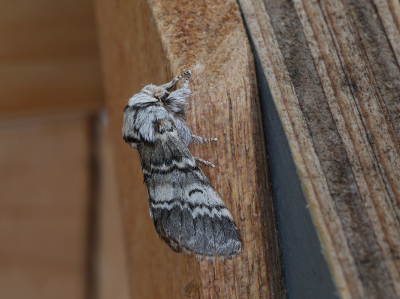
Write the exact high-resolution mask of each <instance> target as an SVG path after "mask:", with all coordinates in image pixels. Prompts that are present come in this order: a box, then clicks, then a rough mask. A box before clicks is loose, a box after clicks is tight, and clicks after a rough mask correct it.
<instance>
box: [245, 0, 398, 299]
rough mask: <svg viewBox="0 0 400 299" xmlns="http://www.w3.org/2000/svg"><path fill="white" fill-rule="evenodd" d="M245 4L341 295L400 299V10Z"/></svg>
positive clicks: (348, 4) (294, 1) (365, 4)
mask: <svg viewBox="0 0 400 299" xmlns="http://www.w3.org/2000/svg"><path fill="white" fill-rule="evenodd" d="M239 2H240V3H241V6H242V8H243V12H244V16H245V20H246V23H247V24H248V27H249V31H250V34H251V37H252V39H253V41H254V44H255V47H256V49H257V53H258V56H259V57H260V60H261V64H262V69H263V71H264V74H265V76H266V78H267V80H268V84H269V87H270V89H271V93H272V95H273V101H274V103H275V105H276V107H277V110H278V113H279V116H280V118H281V121H282V123H283V127H284V129H285V132H286V136H287V138H288V141H289V145H290V148H291V151H292V155H293V159H294V161H295V163H296V167H297V171H298V174H299V177H300V180H301V183H302V186H303V189H304V192H305V194H306V197H307V201H308V203H309V207H310V211H311V214H312V216H313V220H314V224H315V226H316V228H317V231H318V233H319V237H320V240H321V245H322V248H323V249H324V253H325V256H326V258H327V261H328V263H329V266H330V269H331V272H332V274H333V277H334V279H335V282H336V285H337V288H338V290H339V291H340V295H341V296H342V297H343V298H399V296H400V275H399V274H400V263H399V259H398V257H399V254H400V221H399V216H400V213H399V211H400V197H399V194H400V193H399V188H400V147H399V140H398V136H399V135H398V131H399V129H398V128H399V115H398V112H399V109H400V101H399V97H400V81H399V78H398V75H399V72H400V69H399V64H398V53H399V42H398V41H399V39H400V35H399V30H398V29H399V28H398V24H399V18H398V15H399V12H400V9H399V3H398V2H397V1H390V0H389V1H380V0H377V1H372V0H363V1H352V0H349V1H345V0H340V1H337V0H321V1H317V0H284V1H280V0H279V1H278V0H265V1H259V0H240V1H239ZM389 20H394V22H393V23H392V22H390V21H389Z"/></svg>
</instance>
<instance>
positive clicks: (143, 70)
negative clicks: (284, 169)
mask: <svg viewBox="0 0 400 299" xmlns="http://www.w3.org/2000/svg"><path fill="white" fill-rule="evenodd" d="M97 12H98V19H99V28H100V41H101V50H102V55H103V61H104V67H103V69H104V74H105V85H106V94H107V105H108V108H109V111H110V127H111V130H110V133H111V134H112V136H113V138H114V139H113V140H114V141H113V145H114V149H115V155H116V166H117V174H118V183H119V192H120V195H121V200H122V210H123V218H124V227H125V236H126V237H125V240H126V242H127V246H128V253H129V257H128V266H129V270H130V286H131V297H132V298H139V297H140V298H156V297H157V298H171V297H174V298H183V297H184V296H185V292H186V295H187V296H192V297H194V298H283V297H284V296H285V292H284V286H283V281H282V272H281V268H280V263H279V246H278V242H277V237H276V231H275V221H274V214H273V204H272V197H271V194H270V189H269V183H268V175H267V167H266V159H265V150H264V141H263V134H262V129H261V119H260V110H259V103H258V97H257V86H256V81H255V76H254V63H253V57H252V54H251V50H250V47H249V43H248V40H247V37H246V34H245V30H244V27H243V23H242V20H241V18H240V13H239V10H238V6H237V4H236V2H235V1H213V2H212V3H203V2H201V3H200V2H197V1H192V2H187V1H179V0H178V1H161V0H160V1H158V0H157V1H148V2H146V1H144V0H143V1H126V0H120V1H117V2H115V1H108V0H98V1H97ZM150 20H154V21H152V22H150ZM188 69H190V70H192V74H193V75H192V78H193V80H192V83H191V87H192V90H193V95H192V97H191V99H190V103H189V107H190V108H189V112H188V117H187V120H188V124H189V127H190V128H192V130H193V131H194V132H195V133H196V134H198V135H200V136H207V137H217V138H219V140H220V141H219V142H218V143H217V144H212V145H211V144H210V145H207V146H203V147H200V146H197V147H192V148H191V150H192V152H193V153H194V155H195V156H198V157H201V158H203V159H206V160H209V161H212V162H216V164H217V167H216V169H204V171H205V173H206V175H207V177H208V178H209V179H210V181H211V183H212V184H213V186H214V187H215V188H216V190H217V192H218V193H219V194H220V195H221V197H222V198H223V200H224V202H225V203H226V204H227V206H228V208H229V210H230V211H231V212H232V214H233V217H234V219H235V221H236V223H237V224H238V227H239V230H240V234H241V237H242V239H243V251H242V252H241V253H240V254H239V255H238V257H236V258H234V259H232V260H224V261H222V260H220V259H213V260H212V261H201V262H198V261H196V260H195V259H194V258H189V257H187V256H185V255H184V254H176V253H174V252H172V251H171V249H170V248H169V247H167V245H165V244H163V243H162V242H161V241H160V240H159V238H158V237H157V235H156V233H155V231H154V227H153V224H152V221H151V219H150V217H149V215H148V203H147V194H146V191H145V188H144V185H143V184H142V182H143V177H142V174H141V167H140V162H139V159H138V155H137V153H136V152H134V151H133V150H132V149H130V148H129V146H127V145H126V144H123V141H122V138H121V126H122V110H123V108H124V106H125V103H126V99H128V98H129V97H130V96H131V95H132V94H134V93H135V92H138V91H139V90H140V89H141V87H142V84H148V83H154V84H161V83H165V82H167V81H168V80H169V79H170V78H171V77H172V76H171V73H172V74H174V75H177V74H179V73H181V72H182V71H184V70H188ZM185 289H186V291H185Z"/></svg>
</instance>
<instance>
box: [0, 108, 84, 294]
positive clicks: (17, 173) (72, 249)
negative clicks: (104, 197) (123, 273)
mask: <svg viewBox="0 0 400 299" xmlns="http://www.w3.org/2000/svg"><path fill="white" fill-rule="evenodd" d="M0 139H1V143H0V194H1V200H0V244H1V246H0V297H1V298H4V299H14V298H15V299H19V298H32V299H34V298H40V299H45V298H49V299H50V298H66V299H70V298H74V299H78V298H84V297H85V292H86V275H87V272H86V256H87V252H86V250H87V234H88V232H87V205H88V198H89V190H90V188H89V184H90V180H89V175H90V172H89V168H88V165H89V154H90V153H89V152H90V151H89V147H90V126H89V122H88V121H87V119H86V117H84V116H82V115H81V116H61V115H59V116H57V117H49V118H41V119H30V120H24V121H18V122H17V121H10V122H7V123H4V122H3V123H0Z"/></svg>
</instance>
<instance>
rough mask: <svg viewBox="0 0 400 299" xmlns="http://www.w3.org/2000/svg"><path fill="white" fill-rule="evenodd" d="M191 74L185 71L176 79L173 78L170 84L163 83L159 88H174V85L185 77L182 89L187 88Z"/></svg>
mask: <svg viewBox="0 0 400 299" xmlns="http://www.w3.org/2000/svg"><path fill="white" fill-rule="evenodd" d="M191 74H192V73H191V72H190V71H186V72H184V73H183V74H180V75H179V76H178V77H175V78H174V79H172V80H171V81H170V82H168V83H165V84H163V85H161V87H163V88H164V89H167V90H168V89H171V88H172V87H174V86H175V85H176V83H177V82H178V81H179V80H180V79H182V78H183V77H185V76H186V80H185V82H184V83H183V85H182V88H187V87H188V86H189V81H190V75H191Z"/></svg>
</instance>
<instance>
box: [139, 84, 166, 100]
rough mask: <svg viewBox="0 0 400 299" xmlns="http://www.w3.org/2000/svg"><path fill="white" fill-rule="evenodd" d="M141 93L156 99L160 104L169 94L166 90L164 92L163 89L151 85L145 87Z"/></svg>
mask: <svg viewBox="0 0 400 299" xmlns="http://www.w3.org/2000/svg"><path fill="white" fill-rule="evenodd" d="M142 92H143V93H146V94H148V95H149V96H151V97H153V98H154V99H157V100H158V101H160V102H163V101H165V99H166V98H168V96H169V94H170V93H169V92H168V90H166V89H165V88H164V87H162V86H157V85H153V84H150V85H147V86H145V87H144V88H143V89H142Z"/></svg>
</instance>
